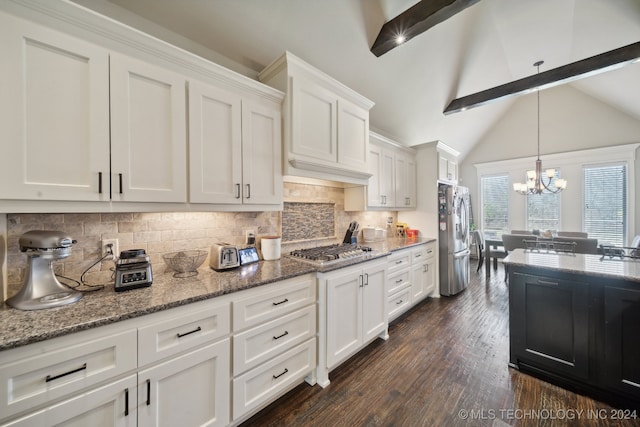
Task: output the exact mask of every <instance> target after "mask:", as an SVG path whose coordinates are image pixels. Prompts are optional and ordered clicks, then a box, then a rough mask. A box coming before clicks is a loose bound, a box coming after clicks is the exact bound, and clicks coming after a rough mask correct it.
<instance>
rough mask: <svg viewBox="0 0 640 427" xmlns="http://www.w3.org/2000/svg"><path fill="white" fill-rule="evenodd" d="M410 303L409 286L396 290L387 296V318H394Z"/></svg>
mask: <svg viewBox="0 0 640 427" xmlns="http://www.w3.org/2000/svg"><path fill="white" fill-rule="evenodd" d="M410 305H411V286H407V287H406V288H404V289H402V290H400V291H398V292H396V293H395V294H393V295H391V296H390V297H389V300H388V303H387V310H388V311H389V320H391V319H394V318H396V317H397V316H399V315H400V314H402V313H404V312H405V310H407V309H408V308H409V306H410Z"/></svg>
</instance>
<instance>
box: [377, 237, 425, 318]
mask: <svg viewBox="0 0 640 427" xmlns="http://www.w3.org/2000/svg"><path fill="white" fill-rule="evenodd" d="M436 244H437V242H435V241H433V242H428V243H426V244H422V245H417V246H413V247H409V248H406V249H401V250H398V251H394V252H392V253H391V255H389V257H388V268H389V277H388V279H387V289H388V299H387V310H388V313H389V320H394V319H395V318H397V317H398V316H400V315H401V314H402V313H404V312H406V311H407V310H408V309H409V308H411V307H413V306H414V305H415V304H417V303H419V302H420V301H422V300H423V299H425V298H427V297H429V296H433V295H434V293H435V289H436Z"/></svg>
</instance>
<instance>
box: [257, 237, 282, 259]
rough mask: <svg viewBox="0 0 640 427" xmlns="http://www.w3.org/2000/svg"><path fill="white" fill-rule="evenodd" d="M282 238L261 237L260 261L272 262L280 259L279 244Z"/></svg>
mask: <svg viewBox="0 0 640 427" xmlns="http://www.w3.org/2000/svg"><path fill="white" fill-rule="evenodd" d="M281 243H282V238H281V237H280V236H263V237H262V241H261V245H262V246H261V247H262V259H264V260H267V261H268V260H273V259H280V244H281Z"/></svg>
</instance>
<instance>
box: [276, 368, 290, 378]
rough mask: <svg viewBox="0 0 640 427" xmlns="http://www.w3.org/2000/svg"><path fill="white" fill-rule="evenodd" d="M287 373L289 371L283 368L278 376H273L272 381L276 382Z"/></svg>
mask: <svg viewBox="0 0 640 427" xmlns="http://www.w3.org/2000/svg"><path fill="white" fill-rule="evenodd" d="M287 372H289V370H288V369H287V368H284V371H282V373H281V374H278V375H273V379H274V380H277V379H278V378H280V377H281V376H283V375H284V374H286V373H287Z"/></svg>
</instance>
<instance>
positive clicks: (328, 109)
mask: <svg viewBox="0 0 640 427" xmlns="http://www.w3.org/2000/svg"><path fill="white" fill-rule="evenodd" d="M291 103H292V110H293V112H294V113H297V114H296V115H295V117H292V119H291V123H290V125H291V141H290V144H289V146H290V148H289V154H290V158H291V159H298V158H303V159H304V158H308V159H315V160H316V161H318V162H321V163H326V164H327V165H332V164H334V163H336V161H337V158H338V132H337V130H338V126H337V121H338V114H337V108H338V106H337V104H338V99H337V97H336V95H335V94H334V93H332V92H331V91H329V90H327V89H325V88H324V87H322V86H321V85H319V84H315V83H314V82H312V81H310V80H306V79H304V78H302V77H293V78H291Z"/></svg>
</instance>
